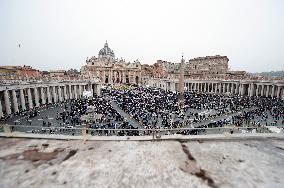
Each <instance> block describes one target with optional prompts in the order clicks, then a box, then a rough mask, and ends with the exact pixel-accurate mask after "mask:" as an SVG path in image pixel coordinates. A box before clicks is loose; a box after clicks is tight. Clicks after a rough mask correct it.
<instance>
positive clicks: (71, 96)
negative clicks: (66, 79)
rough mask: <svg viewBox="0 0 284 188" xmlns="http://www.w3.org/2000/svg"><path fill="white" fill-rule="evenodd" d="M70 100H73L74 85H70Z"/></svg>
mask: <svg viewBox="0 0 284 188" xmlns="http://www.w3.org/2000/svg"><path fill="white" fill-rule="evenodd" d="M69 99H73V94H72V85H69Z"/></svg>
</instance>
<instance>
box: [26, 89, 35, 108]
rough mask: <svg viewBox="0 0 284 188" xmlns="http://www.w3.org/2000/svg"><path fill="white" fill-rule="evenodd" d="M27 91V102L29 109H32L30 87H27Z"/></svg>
mask: <svg viewBox="0 0 284 188" xmlns="http://www.w3.org/2000/svg"><path fill="white" fill-rule="evenodd" d="M27 91H28V102H29V109H30V110H31V109H33V106H34V105H33V99H32V93H31V88H28V89H27Z"/></svg>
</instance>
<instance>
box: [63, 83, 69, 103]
mask: <svg viewBox="0 0 284 188" xmlns="http://www.w3.org/2000/svg"><path fill="white" fill-rule="evenodd" d="M63 94H64V100H67V99H68V97H67V91H66V85H65V86H64V87H63Z"/></svg>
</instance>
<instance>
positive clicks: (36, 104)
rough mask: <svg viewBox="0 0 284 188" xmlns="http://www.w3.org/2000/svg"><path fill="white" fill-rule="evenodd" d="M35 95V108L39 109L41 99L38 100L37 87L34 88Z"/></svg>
mask: <svg viewBox="0 0 284 188" xmlns="http://www.w3.org/2000/svg"><path fill="white" fill-rule="evenodd" d="M34 95H35V106H36V107H39V99H38V92H37V87H35V88H34Z"/></svg>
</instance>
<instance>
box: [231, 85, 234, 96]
mask: <svg viewBox="0 0 284 188" xmlns="http://www.w3.org/2000/svg"><path fill="white" fill-rule="evenodd" d="M234 89H235V84H234V83H231V94H234Z"/></svg>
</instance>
